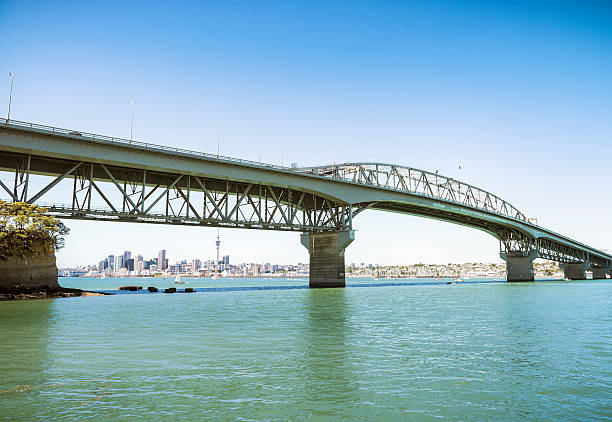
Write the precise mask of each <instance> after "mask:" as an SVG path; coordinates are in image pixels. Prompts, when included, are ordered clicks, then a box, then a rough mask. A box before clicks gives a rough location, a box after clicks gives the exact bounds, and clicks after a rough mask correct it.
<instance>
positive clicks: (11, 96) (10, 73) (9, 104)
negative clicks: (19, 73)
mask: <svg viewBox="0 0 612 422" xmlns="http://www.w3.org/2000/svg"><path fill="white" fill-rule="evenodd" d="M9 78H11V89H10V91H9V103H8V113H7V115H6V124H8V122H9V120H10V119H11V101H12V100H13V80H14V79H15V74H14V73H12V72H9Z"/></svg>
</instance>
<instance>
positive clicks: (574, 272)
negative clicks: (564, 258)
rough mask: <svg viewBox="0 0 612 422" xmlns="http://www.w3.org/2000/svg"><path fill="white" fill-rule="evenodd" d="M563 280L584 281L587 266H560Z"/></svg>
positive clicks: (580, 264)
mask: <svg viewBox="0 0 612 422" xmlns="http://www.w3.org/2000/svg"><path fill="white" fill-rule="evenodd" d="M561 268H563V273H564V274H565V278H566V279H568V280H586V270H587V269H588V268H589V264H588V263H586V262H580V263H576V264H561Z"/></svg>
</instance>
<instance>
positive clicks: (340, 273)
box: [300, 230, 355, 287]
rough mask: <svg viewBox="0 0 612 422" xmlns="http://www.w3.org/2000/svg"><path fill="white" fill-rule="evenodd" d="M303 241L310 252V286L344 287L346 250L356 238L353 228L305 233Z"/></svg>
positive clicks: (302, 237)
mask: <svg viewBox="0 0 612 422" xmlns="http://www.w3.org/2000/svg"><path fill="white" fill-rule="evenodd" d="M300 240H301V242H302V245H304V247H306V249H308V253H309V254H310V277H309V286H310V287H344V286H345V280H344V268H345V267H344V250H345V249H346V247H347V246H348V245H350V244H351V242H352V241H353V240H355V232H354V231H353V230H342V231H336V232H321V233H304V234H302V236H301V239H300Z"/></svg>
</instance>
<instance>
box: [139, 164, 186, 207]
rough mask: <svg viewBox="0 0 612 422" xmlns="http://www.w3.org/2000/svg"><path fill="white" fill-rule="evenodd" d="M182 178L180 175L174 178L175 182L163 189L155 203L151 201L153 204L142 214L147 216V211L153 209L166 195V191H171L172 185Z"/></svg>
mask: <svg viewBox="0 0 612 422" xmlns="http://www.w3.org/2000/svg"><path fill="white" fill-rule="evenodd" d="M182 178H183V175H182V174H181V175H180V176H179V177H177V178H176V180H175V181H174V182H172V184H170V185H168V187H167V188H166V189H164V191H163V192H162V193H161V195H159V196H158V197H157V199H156V200H155V201H153V203H152V204H151V205H149V208H147V209H146V210H145V212H144V213H145V214H148V213H149V211H151V208H153V207H154V206H155V204H157V203H158V202H159V200H160V199H162V198H163V197H164V196H165V195H166V194H167V193H168V191H170V189H172V188H173V187H174V185H176V184H177V183H178V182H180V181H181V179H182Z"/></svg>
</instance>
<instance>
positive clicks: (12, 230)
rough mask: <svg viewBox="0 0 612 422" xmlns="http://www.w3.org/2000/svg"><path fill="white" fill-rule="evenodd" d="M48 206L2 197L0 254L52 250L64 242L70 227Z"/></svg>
mask: <svg viewBox="0 0 612 422" xmlns="http://www.w3.org/2000/svg"><path fill="white" fill-rule="evenodd" d="M46 211H47V209H46V208H43V207H38V206H36V205H32V204H28V203H25V202H5V201H0V258H1V259H6V258H8V257H9V256H21V257H23V258H26V257H29V256H32V255H34V254H40V253H42V254H47V253H52V252H53V250H58V249H61V248H62V247H63V246H64V237H63V236H65V235H67V234H68V233H69V232H70V229H68V227H66V226H65V225H64V223H62V222H61V221H60V220H58V219H57V218H55V217H53V216H50V215H46V214H45V212H46Z"/></svg>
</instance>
